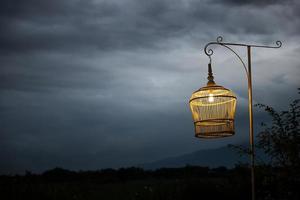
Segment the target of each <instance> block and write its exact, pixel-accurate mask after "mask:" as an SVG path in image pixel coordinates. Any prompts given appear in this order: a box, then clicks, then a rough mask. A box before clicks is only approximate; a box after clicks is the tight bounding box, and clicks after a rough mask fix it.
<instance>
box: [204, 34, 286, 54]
mask: <svg viewBox="0 0 300 200" xmlns="http://www.w3.org/2000/svg"><path fill="white" fill-rule="evenodd" d="M212 44H218V45H223V46H224V45H227V46H244V47H258V48H270V49H278V48H280V47H281V46H282V42H281V41H280V40H278V41H276V42H275V44H276V46H267V45H255V44H243V43H228V42H223V37H222V36H219V37H217V41H216V42H209V43H207V44H206V45H205V47H204V53H205V54H206V55H207V56H211V55H213V53H214V51H213V50H212V49H207V48H208V46H209V45H212Z"/></svg>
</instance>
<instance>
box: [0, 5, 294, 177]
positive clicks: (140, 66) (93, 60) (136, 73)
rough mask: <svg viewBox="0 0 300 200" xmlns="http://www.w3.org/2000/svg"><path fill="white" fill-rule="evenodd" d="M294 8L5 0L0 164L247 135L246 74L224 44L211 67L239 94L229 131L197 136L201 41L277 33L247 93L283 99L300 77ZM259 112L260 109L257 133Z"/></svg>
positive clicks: (150, 154) (80, 158)
mask: <svg viewBox="0 0 300 200" xmlns="http://www.w3.org/2000/svg"><path fill="white" fill-rule="evenodd" d="M299 10H300V4H299V1H296V0H294V1H293V0H289V1H279V0H263V1H261V0H255V1H250V0H247V1H242V0H223V1H222V0H212V1H209V0H206V1H205V0H108V1H100V0H93V1H86V0H81V1H79V0H72V1H71V0H69V1H67V0H57V1H55V0H49V1H40V0H26V1H22V0H20V1H18V0H2V1H1V2H0V160H1V161H0V173H21V172H24V171H25V169H27V170H31V171H34V172H40V171H43V170H45V169H49V168H53V167H55V166H60V167H64V168H67V169H74V170H79V169H99V168H106V167H120V166H130V165H134V164H139V163H145V162H151V161H154V160H158V159H162V158H165V157H168V156H176V155H181V154H184V153H189V152H193V151H196V150H199V149H206V148H216V147H220V146H224V145H227V144H229V143H244V142H247V139H248V132H247V131H248V127H247V122H248V121H247V120H248V118H247V117H248V113H247V82H246V75H245V73H244V71H243V68H242V66H241V64H240V63H239V62H238V60H237V59H236V58H235V57H234V55H233V54H232V53H231V52H229V51H228V50H226V49H225V48H223V49H222V48H220V47H216V48H214V49H215V50H214V51H215V53H214V55H213V57H212V59H213V70H214V75H215V80H216V82H217V83H218V84H220V85H223V86H224V87H226V88H229V89H231V90H233V91H234V92H235V93H236V94H237V96H238V106H237V114H236V135H235V136H234V137H229V138H226V139H218V140H208V141H207V140H199V139H196V138H195V137H194V130H193V122H192V117H191V113H190V110H189V105H188V100H189V98H190V96H191V94H192V92H194V91H195V90H197V89H198V88H200V87H201V86H204V85H205V84H206V81H207V80H206V77H207V63H208V58H207V57H206V56H205V54H204V53H203V47H204V46H205V44H206V43H207V42H210V41H215V39H216V38H217V36H219V35H222V36H223V37H224V41H228V42H244V43H247V42H250V43H255V44H266V45H274V44H275V43H274V42H275V41H276V40H281V41H282V42H283V46H282V48H281V49H253V58H252V60H253V90H254V91H253V92H254V102H260V103H264V104H268V105H271V106H274V107H275V108H278V109H285V108H287V104H288V102H289V101H291V100H292V99H294V98H295V97H296V96H297V87H299V83H300V81H299V77H300V70H299V69H300V60H299V53H300V35H299V33H300V12H299ZM237 51H238V52H239V53H240V54H241V56H243V57H244V58H245V59H246V57H245V56H246V50H245V49H243V48H238V49H237ZM266 119H267V118H266V117H265V115H264V113H263V112H260V111H259V110H258V109H255V122H254V123H255V124H256V132H257V131H259V129H258V128H259V126H258V124H259V123H260V121H261V120H266Z"/></svg>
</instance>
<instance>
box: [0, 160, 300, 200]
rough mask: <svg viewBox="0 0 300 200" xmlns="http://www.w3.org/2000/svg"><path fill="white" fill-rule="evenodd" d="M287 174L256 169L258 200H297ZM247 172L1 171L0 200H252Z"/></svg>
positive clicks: (192, 169)
mask: <svg viewBox="0 0 300 200" xmlns="http://www.w3.org/2000/svg"><path fill="white" fill-rule="evenodd" d="M282 173H283V174H282ZM285 173H291V172H284V171H282V170H281V169H274V168H270V167H259V168H257V169H256V174H257V187H256V188H257V197H258V198H257V199H299V197H300V196H299V192H298V191H297V190H298V188H299V179H297V177H295V176H291V177H289V175H288V174H285ZM293 173H294V172H293ZM249 175H250V172H249V169H248V168H247V167H244V166H237V167H236V168H234V169H226V168H224V167H220V168H216V169H209V168H206V167H192V166H187V167H184V168H176V169H159V170H155V171H144V170H142V169H140V168H126V169H119V170H113V169H106V170H101V171H80V172H72V171H68V170H64V169H60V168H56V169H53V170H49V171H46V172H44V173H43V174H40V175H35V174H31V173H30V172H27V173H26V175H24V176H1V177H0V191H1V196H2V197H3V198H2V199H32V200H35V199H39V200H47V199H84V200H89V199H112V200H114V199H115V200H120V199H122V200H127V199H128V200H129V199H130V200H134V199H145V200H152V199H158V200H159V199H161V200H168V199H170V200H171V199H172V200H176V199H186V200H188V199H250V179H249V178H250V176H249ZM298 177H299V176H298Z"/></svg>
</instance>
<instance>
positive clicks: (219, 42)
mask: <svg viewBox="0 0 300 200" xmlns="http://www.w3.org/2000/svg"><path fill="white" fill-rule="evenodd" d="M210 45H221V46H223V47H226V48H227V49H229V50H230V51H231V52H233V53H234V54H235V55H236V56H237V58H238V59H239V60H240V61H241V63H242V65H243V67H244V69H245V71H246V74H247V78H248V79H249V74H248V70H247V67H246V64H245V62H244V61H243V59H242V58H241V57H240V56H239V55H238V54H237V53H236V52H235V51H234V50H233V49H232V48H230V47H229V46H244V47H258V48H273V49H277V48H280V47H281V46H282V42H281V41H279V40H278V41H276V46H267V45H254V44H243V43H225V42H223V37H222V36H219V37H217V41H216V42H209V43H207V44H206V45H205V47H204V53H205V54H206V55H207V56H208V57H209V63H211V56H212V55H213V53H214V51H213V50H212V49H211V48H209V49H208V46H210Z"/></svg>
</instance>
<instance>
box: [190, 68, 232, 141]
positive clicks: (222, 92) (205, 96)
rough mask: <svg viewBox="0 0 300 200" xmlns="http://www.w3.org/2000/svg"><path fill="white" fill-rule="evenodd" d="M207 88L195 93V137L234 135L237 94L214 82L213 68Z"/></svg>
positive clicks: (193, 97)
mask: <svg viewBox="0 0 300 200" xmlns="http://www.w3.org/2000/svg"><path fill="white" fill-rule="evenodd" d="M208 80H209V81H208V83H207V86H205V87H202V88H200V89H199V90H197V91H196V92H194V93H193V94H192V96H191V98H190V107H191V111H192V115H193V119H194V125H195V136H196V137H199V138H219V137H227V136H232V135H234V115H235V108H236V96H235V94H234V93H233V92H232V91H230V90H229V89H226V88H224V87H222V86H219V85H216V84H215V82H214V81H213V76H212V71H211V66H210V64H209V76H208Z"/></svg>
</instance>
